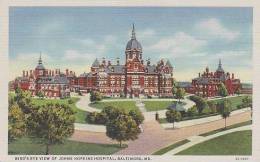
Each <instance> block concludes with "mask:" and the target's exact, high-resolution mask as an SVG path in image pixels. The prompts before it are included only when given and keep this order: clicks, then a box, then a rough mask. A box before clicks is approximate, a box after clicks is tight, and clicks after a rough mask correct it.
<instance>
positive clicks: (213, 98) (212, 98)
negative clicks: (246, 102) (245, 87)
mask: <svg viewBox="0 0 260 162" xmlns="http://www.w3.org/2000/svg"><path fill="white" fill-rule="evenodd" d="M240 96H241V97H242V96H249V95H248V94H240V95H233V96H226V97H221V96H219V97H218V98H217V97H209V98H207V101H211V100H214V101H215V100H221V99H225V98H232V97H240Z"/></svg>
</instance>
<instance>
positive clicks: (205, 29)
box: [195, 18, 240, 41]
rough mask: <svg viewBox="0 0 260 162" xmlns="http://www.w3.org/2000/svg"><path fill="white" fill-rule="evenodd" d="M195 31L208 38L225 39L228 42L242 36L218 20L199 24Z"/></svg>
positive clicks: (209, 20)
mask: <svg viewBox="0 0 260 162" xmlns="http://www.w3.org/2000/svg"><path fill="white" fill-rule="evenodd" d="M195 29H196V30H197V31H199V32H200V33H201V34H204V35H207V36H208V37H213V38H217V39H219V38H220V39H225V40H227V41H233V40H235V39H236V38H237V37H238V36H239V35H240V33H239V32H238V31H234V30H232V29H228V28H226V27H225V26H224V25H223V24H222V23H221V22H220V21H219V20H218V19H216V18H211V19H208V20H204V21H201V22H199V23H198V24H196V25H195Z"/></svg>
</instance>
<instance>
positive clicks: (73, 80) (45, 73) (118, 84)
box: [10, 26, 173, 97]
mask: <svg viewBox="0 0 260 162" xmlns="http://www.w3.org/2000/svg"><path fill="white" fill-rule="evenodd" d="M142 55H143V51H142V46H141V44H140V43H139V42H138V40H137V39H136V35H135V28H134V26H133V29H132V37H131V39H130V40H129V41H128V43H127V45H126V49H125V63H124V64H120V61H119V59H117V61H116V62H115V63H114V64H113V63H112V62H111V61H107V60H105V58H103V59H102V60H101V61H100V60H98V59H96V60H95V61H94V62H93V64H92V66H91V69H90V72H89V73H83V74H81V75H79V76H78V77H77V76H76V75H75V73H74V72H72V71H69V70H66V72H65V74H64V73H61V72H60V70H59V69H56V70H55V71H52V70H47V69H45V67H44V66H43V64H42V60H41V57H40V59H39V62H38V65H37V67H36V68H35V69H34V70H30V72H29V73H28V71H23V76H22V77H17V78H16V79H15V81H14V86H12V87H20V88H22V89H23V90H29V91H31V92H32V94H33V95H36V94H37V93H38V92H40V91H42V92H43V93H44V95H45V96H47V97H67V96H69V92H71V91H81V92H83V93H84V92H90V91H93V90H95V91H99V92H101V93H102V94H103V95H105V96H111V97H119V96H127V97H139V96H158V97H170V96H172V85H173V67H172V65H171V63H170V61H169V60H160V61H158V62H157V64H153V65H152V64H151V62H150V59H148V60H147V61H146V63H145V62H144V60H143V56H142ZM10 87H11V86H10Z"/></svg>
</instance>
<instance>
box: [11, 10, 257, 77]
mask: <svg viewBox="0 0 260 162" xmlns="http://www.w3.org/2000/svg"><path fill="white" fill-rule="evenodd" d="M252 12H253V10H252V8H180V7H178V8H177V7H176V8H173V7H168V8H165V7H156V8H150V7H132V8H122V7H31V8H29V7H11V8H10V35H9V36H10V39H9V40H10V51H9V52H10V69H11V78H13V77H14V76H16V75H18V74H21V71H22V69H30V68H34V67H35V65H36V63H37V59H38V56H39V53H40V52H42V53H43V61H44V64H45V66H46V67H47V68H57V67H60V68H62V69H65V68H71V69H72V70H75V71H76V72H77V74H80V73H83V72H84V71H86V72H87V71H89V66H90V65H91V63H92V62H93V61H94V59H95V58H96V57H97V58H102V57H105V58H110V59H111V60H112V61H114V60H115V58H116V57H120V58H121V62H124V50H125V46H126V43H127V41H128V40H129V39H130V32H131V28H132V23H135V26H136V37H137V39H138V40H139V42H140V43H141V44H142V46H143V57H144V60H146V59H147V58H148V57H150V58H151V61H152V63H155V62H157V61H158V59H160V58H167V59H169V60H170V61H171V62H172V65H173V66H174V68H175V69H174V77H175V78H176V79H177V80H188V81H190V80H191V79H192V78H193V77H195V76H197V73H199V72H201V71H202V70H204V69H205V67H206V66H209V68H210V70H211V69H212V70H215V69H216V68H217V63H218V59H219V58H221V59H222V63H223V68H224V70H227V71H230V72H234V73H235V75H237V76H239V77H240V78H241V79H242V80H243V81H246V82H250V81H252V77H251V73H250V72H251V71H252V64H251V63H252V14H253V13H252Z"/></svg>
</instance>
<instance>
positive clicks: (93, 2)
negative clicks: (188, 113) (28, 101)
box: [0, 0, 260, 162]
mask: <svg viewBox="0 0 260 162" xmlns="http://www.w3.org/2000/svg"><path fill="white" fill-rule="evenodd" d="M9 6H119V7H122V6H133V7H134V6H147V7H151V6H160V7H163V6H165V7H170V6H171V7H253V16H254V21H253V64H254V66H253V106H254V116H253V122H254V124H253V155H252V156H251V157H249V159H248V160H247V161H255V162H257V161H260V139H259V138H260V135H259V133H260V126H259V125H260V109H259V107H260V100H259V99H260V86H259V85H258V84H259V83H260V77H259V73H260V64H259V60H260V2H257V0H216V1H213V0H160V1H159V0H149V1H148V0H147V1H145V0H142V1H141V0H140V1H138V0H89V1H88V0H9V1H8V0H0V101H1V102H0V121H1V122H0V162H1V161H11V160H13V157H14V156H7V154H8V153H7V150H8V142H7V141H8V140H7V129H8V127H7V125H8V122H7V117H8V115H7V114H8V111H7V107H8V99H7V94H8V73H9V69H8V33H9V32H8V26H9V24H8V20H9V17H8V8H9ZM151 157H152V159H153V161H173V160H174V161H182V162H186V161H189V162H205V161H211V162H215V161H216V162H222V161H223V162H227V161H228V162H231V161H238V160H235V157H234V156H151ZM245 157H246V156H245Z"/></svg>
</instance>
